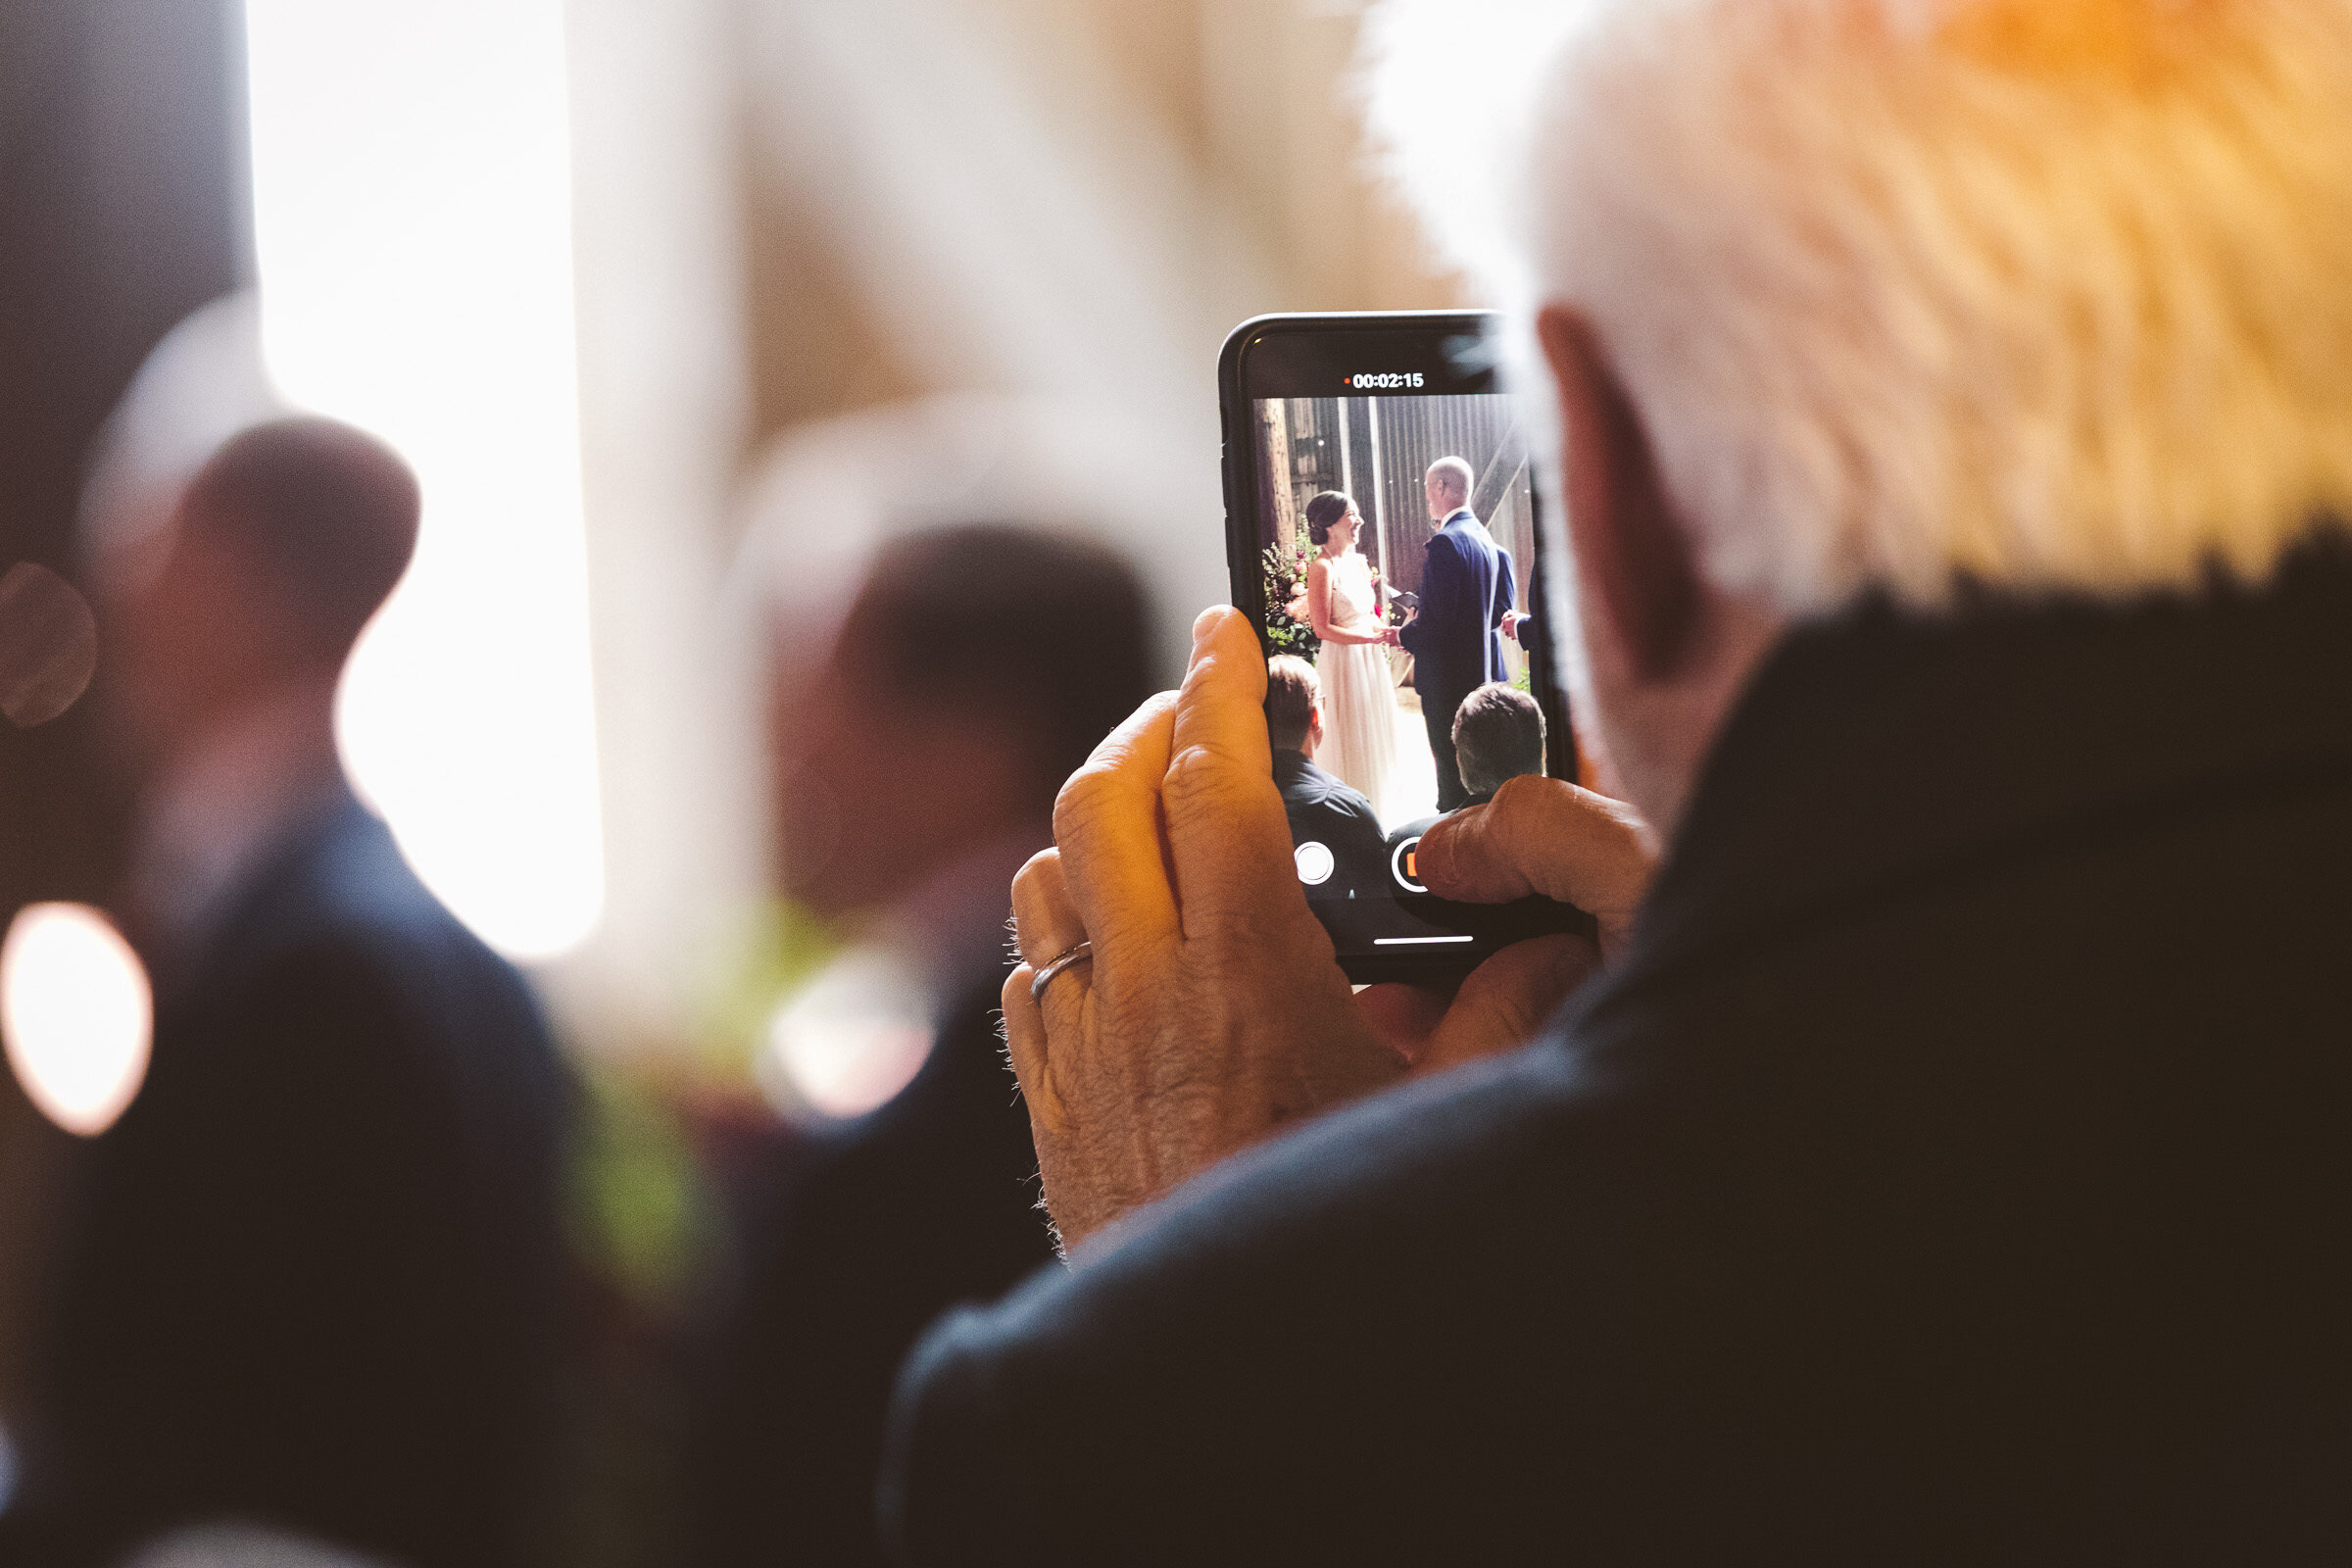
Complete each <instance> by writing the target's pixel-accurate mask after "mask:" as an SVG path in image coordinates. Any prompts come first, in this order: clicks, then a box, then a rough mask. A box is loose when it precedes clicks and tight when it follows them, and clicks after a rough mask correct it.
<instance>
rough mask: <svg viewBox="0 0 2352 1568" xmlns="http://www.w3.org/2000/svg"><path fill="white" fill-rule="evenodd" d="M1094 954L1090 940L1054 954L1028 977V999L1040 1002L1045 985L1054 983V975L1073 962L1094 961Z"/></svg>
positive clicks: (1044, 991)
mask: <svg viewBox="0 0 2352 1568" xmlns="http://www.w3.org/2000/svg"><path fill="white" fill-rule="evenodd" d="M1094 956H1095V945H1094V944H1093V943H1092V942H1081V943H1079V944H1078V945H1077V946H1076V947H1074V948H1071V949H1069V950H1067V951H1066V952H1062V953H1057V954H1055V955H1054V956H1053V957H1052V958H1051V959H1049V960H1048V961H1047V962H1046V964H1045V965H1044V966H1043V967H1042V968H1040V969H1039V970H1038V971H1037V973H1036V974H1035V975H1034V976H1032V977H1031V978H1030V981H1029V1000H1030V1001H1031V1002H1042V1001H1043V1000H1044V999H1045V995H1046V987H1048V986H1050V985H1052V984H1053V983H1054V976H1055V975H1057V974H1059V973H1061V971H1062V970H1064V969H1067V968H1068V967H1069V966H1070V965H1071V964H1073V963H1091V962H1093V961H1094Z"/></svg>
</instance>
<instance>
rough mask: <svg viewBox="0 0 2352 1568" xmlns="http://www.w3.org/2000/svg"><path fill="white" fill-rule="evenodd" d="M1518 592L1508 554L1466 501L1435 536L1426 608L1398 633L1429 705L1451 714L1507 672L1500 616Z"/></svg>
mask: <svg viewBox="0 0 2352 1568" xmlns="http://www.w3.org/2000/svg"><path fill="white" fill-rule="evenodd" d="M1517 592H1518V589H1517V579H1516V577H1515V575H1514V573H1513V569H1512V566H1511V553H1510V552H1509V551H1507V550H1505V549H1503V548H1502V547H1501V546H1500V545H1498V544H1496V543H1495V540H1494V538H1493V537H1492V536H1491V535H1490V534H1489V533H1488V532H1487V528H1486V524H1484V523H1482V522H1480V521H1479V520H1478V518H1477V517H1476V516H1475V515H1472V513H1471V512H1470V510H1469V509H1468V508H1466V507H1465V508H1463V509H1462V510H1461V511H1459V512H1456V513H1455V514H1454V515H1452V516H1450V517H1448V518H1446V525H1445V526H1444V527H1442V528H1440V529H1439V530H1438V531H1437V532H1436V533H1434V534H1432V535H1430V539H1429V544H1428V545H1427V547H1426V555H1425V556H1424V558H1423V562H1422V566H1421V588H1420V593H1421V613H1419V614H1418V615H1416V616H1414V617H1413V619H1412V620H1411V621H1409V622H1407V623H1406V625H1405V626H1404V627H1403V629H1402V630H1401V631H1400V632H1398V634H1397V635H1398V637H1399V638H1400V639H1401V640H1402V642H1403V644H1404V647H1405V651H1406V652H1407V653H1409V654H1411V655H1412V656H1413V690H1415V691H1416V692H1418V693H1420V694H1421V704H1422V707H1423V709H1424V710H1426V711H1430V712H1433V713H1439V714H1442V715H1450V714H1451V713H1452V712H1453V711H1454V710H1455V709H1457V708H1459V707H1461V705H1462V699H1463V698H1465V697H1467V696H1469V695H1470V694H1471V693H1472V692H1474V691H1476V690H1478V688H1480V687H1481V686H1484V685H1485V684H1486V683H1487V682H1489V681H1491V680H1508V679H1510V669H1509V666H1507V665H1506V664H1504V662H1503V659H1502V617H1503V614H1504V613H1505V612H1507V611H1508V610H1509V609H1510V608H1511V604H1512V600H1513V598H1514V597H1515V595H1516V594H1517Z"/></svg>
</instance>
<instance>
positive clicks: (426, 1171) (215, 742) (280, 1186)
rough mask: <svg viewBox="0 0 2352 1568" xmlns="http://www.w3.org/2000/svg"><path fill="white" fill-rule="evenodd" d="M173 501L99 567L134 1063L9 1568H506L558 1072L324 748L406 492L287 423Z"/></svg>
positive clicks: (46, 1400) (406, 543)
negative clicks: (150, 1564) (258, 1539)
mask: <svg viewBox="0 0 2352 1568" xmlns="http://www.w3.org/2000/svg"><path fill="white" fill-rule="evenodd" d="M167 499H168V501H169V506H168V510H166V512H165V513H164V515H163V517H162V520H161V524H160V526H159V527H157V528H155V529H153V530H150V531H145V532H141V533H139V534H137V535H135V536H127V537H126V536H109V537H102V538H97V539H93V540H92V541H91V547H92V548H91V554H92V556H93V558H94V559H92V561H91V562H90V563H89V565H90V567H91V571H90V576H91V579H92V580H93V581H94V582H95V583H98V584H101V585H102V588H101V592H100V595H99V599H100V603H99V605H98V607H97V608H98V611H99V624H100V634H101V639H102V642H101V647H102V664H101V670H100V677H99V681H100V684H99V687H98V689H97V691H96V693H95V697H94V703H93V706H94V707H95V708H96V709H97V716H98V717H99V718H100V719H101V720H102V721H103V730H104V738H105V740H106V741H107V742H108V743H109V748H108V749H109V754H110V756H111V757H112V759H113V760H114V761H115V763H116V765H117V766H118V767H119V768H120V769H121V772H122V780H121V782H122V784H123V787H124V789H125V793H127V794H129V795H130V796H131V797H132V798H133V799H134V800H135V802H136V810H135V818H134V822H133V827H132V837H131V844H130V856H129V859H130V875H129V878H128V881H127V884H126V886H125V887H124V888H123V892H122V894H121V896H120V897H119V898H118V899H117V900H116V901H115V912H116V913H117V915H118V916H119V918H120V919H121V920H122V923H123V926H124V928H125V930H126V931H127V932H129V933H130V935H131V936H132V938H133V940H134V941H135V942H136V944H137V946H138V948H139V951H140V954H141V956H142V957H143V958H144V959H145V960H146V963H147V966H148V969H149V971H150V973H151V974H152V976H153V977H154V982H155V1005H156V1010H155V1031H154V1046H153V1052H152V1061H151V1064H150V1066H149V1069H148V1073H147V1077H146V1080H145V1082H144V1083H143V1084H142V1085H141V1086H140V1088H139V1091H138V1095H137V1098H135V1099H134V1100H133V1101H132V1102H131V1103H130V1105H129V1107H128V1108H127V1109H126V1110H125V1111H124V1112H123V1116H122V1118H121V1119H120V1120H119V1121H118V1122H116V1123H115V1125H114V1126H113V1127H111V1128H109V1129H108V1130H107V1131H106V1132H104V1133H103V1134H102V1135H100V1136H99V1137H98V1138H97V1139H96V1140H95V1141H94V1142H93V1144H92V1146H91V1148H90V1150H89V1161H88V1162H89V1183H88V1189H87V1193H86V1195H85V1196H86V1201H84V1202H83V1203H82V1204H80V1205H79V1206H78V1207H77V1208H76V1210H75V1211H74V1213H73V1216H72V1220H71V1223H70V1225H69V1227H68V1234H67V1236H66V1238H65V1242H64V1249H63V1250H64V1268H63V1281H62V1286H61V1288H60V1290H59V1293H58V1299H57V1306H56V1310H55V1312H54V1314H53V1316H52V1318H51V1320H50V1322H49V1324H48V1326H47V1333H46V1337H45V1338H44V1340H43V1341H42V1343H41V1344H40V1345H39V1346H38V1347H37V1353H36V1356H35V1364H36V1365H37V1366H38V1367H39V1369H40V1379H39V1381H40V1384H41V1387H40V1388H39V1390H38V1393H39V1395H40V1397H41V1400H42V1413H43V1414H44V1415H45V1417H46V1419H44V1420H40V1421H38V1422H35V1423H32V1424H29V1425H28V1427H27V1429H26V1431H27V1436H28V1441H27V1443H26V1446H25V1457H26V1468H25V1487H24V1489H23V1491H22V1493H21V1494H20V1495H19V1496H18V1498H17V1499H16V1501H15V1503H14V1504H13V1505H12V1506H11V1507H10V1509H9V1510H8V1512H7V1514H6V1515H5V1516H4V1517H0V1563H8V1564H15V1563H20V1562H22V1563H26V1564H39V1565H41V1568H77V1565H84V1564H87V1565H97V1564H112V1563H116V1562H120V1561H123V1560H124V1558H125V1557H126V1555H127V1554H129V1553H130V1552H131V1551H132V1549H133V1548H135V1547H136V1546H138V1545H139V1544H140V1543H141V1542H143V1541H147V1540H149V1539H151V1538H155V1537H160V1536H164V1535H168V1534H171V1533H172V1532H176V1531H179V1530H183V1529H186V1528H188V1527H193V1526H202V1525H210V1524H219V1523H223V1522H233V1523H237V1524H239V1525H249V1526H255V1527H260V1528H264V1529H267V1530H269V1531H271V1532H279V1533H288V1534H293V1535H299V1536H302V1537H306V1538H310V1539H312V1540H315V1541H317V1542H319V1543H320V1544H325V1545H331V1546H333V1547H335V1548H338V1549H343V1550H348V1551H351V1552H354V1553H357V1554H360V1555H364V1556H365V1557H367V1558H368V1560H371V1561H372V1560H383V1561H390V1562H403V1563H414V1564H419V1565H421V1564H427V1563H430V1564H437V1565H454V1568H468V1565H471V1568H501V1565H505V1564H511V1563H515V1562H518V1561H521V1560H525V1556H526V1553H527V1551H528V1549H529V1545H528V1543H529V1540H530V1532H531V1530H532V1529H534V1528H535V1527H536V1525H537V1522H538V1520H539V1518H540V1513H539V1509H540V1507H541V1505H542V1503H543V1500H544V1495H545V1494H544V1492H543V1487H544V1485H545V1483H546V1480H547V1477H548V1474H549V1465H550V1458H551V1454H552V1451H553V1446H554V1435H553V1432H552V1430H551V1422H552V1420H553V1417H554V1413H555V1411H554V1406H555V1400H556V1397H557V1380H558V1377H559V1375H560V1370H561V1369H560V1368H559V1366H558V1364H557V1354H558V1348H559V1347H560V1345H561V1344H562V1341H563V1332H562V1329H563V1324H564V1321H565V1318H564V1311H563V1303H562V1301H561V1299H560V1295H561V1289H562V1286H561V1281H562V1278H563V1274H562V1268H563V1264H562V1250H561V1248H562V1244H561V1241H560V1238H559V1236H558V1230H557V1219H556V1168H557V1167H556V1159H557V1136H558V1130H559V1126H560V1122H561V1118H562V1110H563V1104H564V1081H563V1073H562V1071H561V1069H560V1067H559V1065H558V1063H557V1060H556V1056H555V1052H554V1048H553V1045H552V1043H551V1042H550V1040H549V1037H548V1034H547V1030H546V1027H545V1025H544V1023H543V1022H542V1020H541V1018H540V1015H539V1011H538V1008H537V1006H536V1005H535V1003H534V1001H533V999H532V997H531V995H530V993H529V991H528V989H527V988H526V987H525V986H524V984H523V981H522V978H521V976H519V975H518V974H517V973H516V972H515V970H514V968H513V967H511V966H510V965H509V964H507V963H506V962H505V961H504V960H502V959H500V958H499V957H498V956H495V955H494V954H492V953H491V952H490V951H489V950H488V949H486V948H484V947H483V946H482V945H481V943H479V942H478V941H476V940H475V939H474V938H473V937H472V935H471V934H469V933H468V932H467V931H466V929H465V927H463V926H462V925H460V924H459V923H458V921H457V920H456V919H455V918H454V917H452V915H451V914H450V912H449V911H448V910H447V909H445V908H443V907H442V906H441V905H440V903H439V902H438V901H437V900H435V899H434V897H433V896H432V895H431V894H430V893H428V892H427V891H426V890H425V889H424V887H423V886H422V884H420V883H419V882H418V881H417V877H416V875H415V874H414V873H413V872H412V871H411V870H410V868H409V866H408V864H407V862H406V861H405V860H404V859H403V858H402V857H401V853H400V851H399V849H398V848H397V847H396V846H395V845H394V843H393V841H392V836H391V834H390V832H389V831H388V830H387V829H386V827H385V825H384V823H383V822H381V821H380V820H378V819H377V818H376V817H375V816H374V814H373V813H371V812H370V811H368V809H366V808H365V807H363V806H362V805H361V804H360V803H359V802H358V801H357V800H356V799H354V798H353V796H352V793H351V791H350V789H349V787H348V786H347V785H346V783H345V782H344V778H343V774H342V769H341V765H340V763H339V761H338V760H337V757H336V751H335V743H334V729H333V710H334V695H335V686H336V681H337V678H338V677H339V675H340V673H341V670H342V667H343V664H344V662H345V660H346V659H347V658H348V656H349V655H350V653H351V650H352V646H353V644H354V642H355V641H356V640H357V639H358V637H359V635H360V633H361V631H362V629H363V628H364V627H365V626H366V625H367V624H368V620H369V619H370V618H371V617H372V616H373V615H374V614H375V613H376V612H377V610H378V609H379V608H380V607H381V606H382V605H383V603H384V601H385V599H386V598H387V596H389V595H390V594H391V592H392V590H393V588H394V586H395V585H396V584H397V583H398V582H399V580H400V578H401V574H402V573H403V572H404V571H405V570H406V569H407V567H408V564H409V560H410V557H411V556H412V554H413V553H414V551H415V549H416V543H417V521H418V514H419V496H418V491H417V479H416V476H415V475H414V474H413V473H411V472H410V470H409V467H408V465H407V464H406V463H404V462H403V461H402V460H401V459H400V457H399V456H398V455H397V454H396V453H394V452H393V451H392V450H391V449H390V448H388V447H387V446H385V445H384V444H383V443H382V442H380V441H378V440H376V439H375V438H374V437H372V436H370V435H368V434H366V433H365V432H363V431H360V430H356V429H353V428H352V427H350V426H348V425H343V424H338V423H335V422H333V421H331V420H326V419H318V418H295V419H284V420H278V421H274V422H270V423H266V424H262V425H257V426H255V427H253V428H251V429H248V430H246V431H244V432H243V433H241V434H239V435H237V436H236V437H234V438H233V439H231V440H230V441H228V442H227V443H226V444H225V445H223V446H222V447H221V449H220V450H219V451H218V452H217V453H215V454H214V455H213V456H212V457H211V458H210V459H209V460H208V461H207V462H205V464H204V465H203V466H202V467H201V468H200V469H199V470H198V471H197V472H196V473H195V474H193V475H192V476H189V477H187V478H186V479H185V480H184V483H183V484H182V485H181V486H180V487H179V489H178V492H177V494H176V496H174V497H170V498H167Z"/></svg>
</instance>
